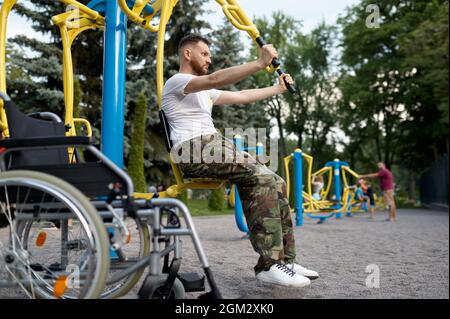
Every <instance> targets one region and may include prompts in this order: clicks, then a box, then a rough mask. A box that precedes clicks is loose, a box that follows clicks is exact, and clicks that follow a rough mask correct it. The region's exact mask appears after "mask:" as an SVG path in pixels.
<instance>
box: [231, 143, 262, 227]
mask: <svg viewBox="0 0 450 319" xmlns="http://www.w3.org/2000/svg"><path fill="white" fill-rule="evenodd" d="M233 141H234V145H236V150H237V151H240V152H241V151H255V152H256V156H259V155H262V153H263V145H262V143H258V144H257V145H256V147H244V146H243V141H242V137H241V136H240V135H236V136H234V140H233ZM231 193H232V196H231V197H232V199H233V200H232V203H233V205H234V218H235V221H236V225H237V226H238V228H239V230H240V231H241V232H244V233H246V234H248V232H249V230H248V227H247V223H246V222H245V217H244V211H243V209H242V202H241V199H240V197H239V191H238V190H237V186H236V185H233V186H232V190H231Z"/></svg>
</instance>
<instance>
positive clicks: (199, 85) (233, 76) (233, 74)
mask: <svg viewBox="0 0 450 319" xmlns="http://www.w3.org/2000/svg"><path fill="white" fill-rule="evenodd" d="M274 58H278V53H277V51H276V50H275V48H274V47H273V46H272V45H271V44H268V45H265V46H263V47H262V49H261V57H260V58H259V59H258V60H256V61H253V62H249V63H245V64H242V65H238V66H233V67H231V68H227V69H223V70H219V71H216V72H214V73H212V74H209V75H202V76H197V77H195V78H193V79H192V80H191V81H190V82H189V84H188V85H187V86H186V88H185V89H184V93H186V94H189V93H196V92H200V91H204V90H211V89H218V88H221V87H224V86H227V85H230V84H234V83H237V82H239V81H241V80H243V79H245V78H246V77H248V76H250V75H252V74H254V73H256V72H258V71H261V70H263V69H264V68H266V67H267V66H269V65H270V64H271V63H272V60H273V59H274Z"/></svg>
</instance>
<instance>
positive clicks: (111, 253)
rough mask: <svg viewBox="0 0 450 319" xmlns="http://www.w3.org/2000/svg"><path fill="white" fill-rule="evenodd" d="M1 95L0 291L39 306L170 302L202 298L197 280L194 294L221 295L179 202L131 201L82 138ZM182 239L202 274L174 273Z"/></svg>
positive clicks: (123, 180)
mask: <svg viewBox="0 0 450 319" xmlns="http://www.w3.org/2000/svg"><path fill="white" fill-rule="evenodd" d="M0 98H1V99H2V100H3V101H4V107H5V111H6V115H7V120H8V129H9V132H10V138H9V139H4V140H2V141H0V148H2V150H1V151H0V288H4V287H19V288H21V289H22V291H23V292H24V293H25V294H26V295H27V296H29V297H30V298H45V299H53V298H65V299H75V298H76V299H78V298H124V297H125V298H141V299H149V298H151V299H154V298H156V299H170V298H184V297H185V293H186V292H194V291H196V292H205V291H206V285H205V278H206V280H207V282H208V284H209V288H210V291H208V292H206V293H204V294H203V295H201V296H200V297H204V298H221V294H220V292H219V289H218V287H217V285H216V283H215V281H214V278H213V274H212V271H211V268H210V265H209V263H208V260H207V257H206V254H205V252H204V250H203V247H202V245H201V242H200V239H199V236H198V233H197V231H196V229H195V226H194V223H193V220H192V217H191V215H190V213H189V210H188V208H187V207H186V206H185V205H184V204H183V203H182V202H181V201H179V200H176V199H170V198H158V195H157V194H156V195H155V196H153V198H151V199H149V200H146V199H135V198H134V187H133V183H132V180H131V179H130V177H129V176H128V175H127V173H126V172H125V171H123V170H122V169H120V168H119V167H117V166H116V165H115V164H114V163H113V162H111V161H110V160H109V159H108V158H107V157H105V156H104V155H103V154H102V153H101V152H100V151H99V150H98V149H97V148H96V147H94V146H93V145H92V142H91V140H90V138H88V137H82V136H70V137H66V136H65V132H66V130H67V129H68V128H67V127H65V125H64V123H62V122H61V121H59V119H58V118H57V117H56V116H53V115H50V114H49V113H44V114H42V113H41V114H35V115H34V116H33V117H31V116H27V115H25V114H23V113H21V112H20V111H19V110H17V108H16V107H15V106H14V104H13V102H12V101H11V99H10V98H9V97H8V96H7V95H6V94H4V93H0ZM69 149H71V150H74V151H71V152H68V150H69ZM69 154H71V155H70V158H69ZM181 217H182V218H181ZM183 236H188V237H190V238H191V239H192V241H193V244H194V247H195V250H196V253H197V256H198V258H199V261H200V263H201V265H202V268H203V271H204V274H197V273H187V274H181V273H180V272H179V270H180V267H181V259H182V249H181V246H182V245H181V238H182V237H183ZM146 269H148V272H147V274H146V277H145V279H144V280H143V284H142V286H141V287H140V289H139V291H138V293H137V294H129V292H130V291H131V290H132V289H133V288H134V287H135V286H136V284H137V283H138V281H139V280H140V279H141V277H142V275H143V274H144V272H145V270H146Z"/></svg>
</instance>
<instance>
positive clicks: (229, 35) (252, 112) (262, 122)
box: [209, 18, 269, 130]
mask: <svg viewBox="0 0 450 319" xmlns="http://www.w3.org/2000/svg"><path fill="white" fill-rule="evenodd" d="M241 35H242V33H241V32H239V31H238V30H236V29H235V28H234V27H233V26H232V25H231V23H230V22H229V21H228V19H226V18H224V20H223V25H222V26H220V27H219V28H218V30H215V31H213V32H212V33H211V34H210V35H209V36H210V39H211V42H212V44H211V53H212V59H213V63H212V68H211V72H214V71H217V70H221V69H225V68H229V67H232V66H235V65H240V64H243V63H245V56H244V55H243V54H242V52H243V51H244V45H243V43H242V38H241ZM252 84H253V83H252V81H251V80H250V79H244V80H243V81H241V82H239V83H236V84H233V85H230V86H227V87H224V88H222V89H223V90H229V91H240V90H245V89H248V88H250V87H251V86H252ZM212 117H213V120H214V125H215V127H216V128H218V129H219V130H221V129H225V128H233V129H235V128H242V129H246V128H249V127H254V128H267V127H268V126H269V123H268V119H267V117H266V114H265V111H264V109H263V108H261V107H259V105H227V106H225V107H222V106H218V107H214V108H213V114H212Z"/></svg>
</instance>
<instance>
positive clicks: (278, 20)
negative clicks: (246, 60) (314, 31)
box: [251, 11, 301, 158]
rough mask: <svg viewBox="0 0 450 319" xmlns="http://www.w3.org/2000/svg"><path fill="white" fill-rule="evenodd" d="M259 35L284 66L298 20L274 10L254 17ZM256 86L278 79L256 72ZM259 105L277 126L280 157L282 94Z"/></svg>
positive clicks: (254, 54) (282, 150)
mask: <svg viewBox="0 0 450 319" xmlns="http://www.w3.org/2000/svg"><path fill="white" fill-rule="evenodd" d="M255 25H256V26H257V28H258V30H259V32H260V33H261V36H262V37H263V38H264V39H265V41H266V43H271V44H273V45H274V46H275V48H276V49H277V51H278V53H279V56H280V62H281V64H282V65H283V66H284V62H285V57H286V53H287V51H288V43H289V42H290V41H291V40H292V39H293V38H294V37H295V36H296V35H298V34H300V25H301V24H300V22H299V21H298V20H296V19H294V18H293V17H290V16H288V15H286V14H284V13H282V12H280V11H276V12H274V13H273V14H272V16H271V17H270V18H267V17H262V18H257V19H255ZM257 55H258V53H257V50H256V48H253V49H252V50H251V57H252V58H256V57H257ZM253 79H254V81H255V86H256V87H267V86H271V85H274V84H276V83H277V82H276V81H278V80H277V79H276V76H275V75H274V74H269V73H267V72H265V71H264V72H258V73H257V74H256V75H255V76H253ZM258 105H259V106H260V107H264V108H265V110H266V111H267V113H268V115H269V116H270V118H271V119H273V120H274V121H275V122H276V124H277V126H278V136H279V146H278V147H279V154H280V158H284V157H285V156H286V154H287V153H286V141H285V129H284V121H285V118H286V116H287V112H288V108H287V105H286V103H285V100H284V98H283V96H281V95H276V96H274V97H272V98H269V99H267V100H264V101H261V102H259V103H258Z"/></svg>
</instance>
